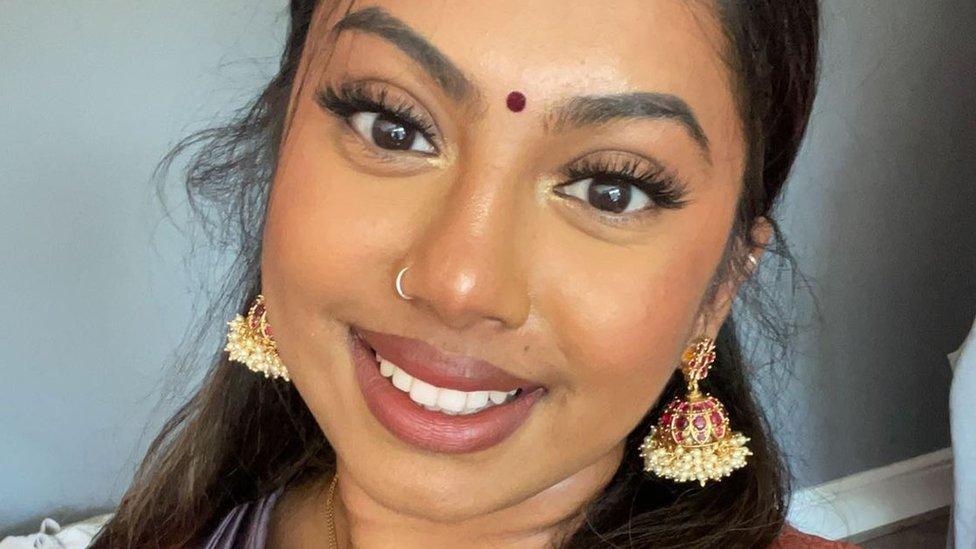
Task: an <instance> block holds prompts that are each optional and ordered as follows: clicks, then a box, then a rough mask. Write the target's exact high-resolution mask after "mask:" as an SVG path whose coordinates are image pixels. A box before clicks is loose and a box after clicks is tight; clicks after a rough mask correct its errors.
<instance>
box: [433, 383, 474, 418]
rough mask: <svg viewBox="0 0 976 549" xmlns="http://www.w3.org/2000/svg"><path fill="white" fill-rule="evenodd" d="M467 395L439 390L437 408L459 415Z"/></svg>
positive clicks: (451, 390) (449, 390) (452, 390)
mask: <svg viewBox="0 0 976 549" xmlns="http://www.w3.org/2000/svg"><path fill="white" fill-rule="evenodd" d="M467 398H468V394H467V393H465V392H463V391H456V390H454V389H440V390H439V391H438V395H437V406H439V407H440V409H441V410H443V411H444V412H447V413H452V412H453V413H455V414H459V413H461V412H463V411H464V403H465V401H466V400H467Z"/></svg>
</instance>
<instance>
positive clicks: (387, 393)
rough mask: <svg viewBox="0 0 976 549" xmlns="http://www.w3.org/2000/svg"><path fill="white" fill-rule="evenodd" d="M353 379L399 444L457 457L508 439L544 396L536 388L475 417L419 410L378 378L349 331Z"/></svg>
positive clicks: (368, 351) (370, 356)
mask: <svg viewBox="0 0 976 549" xmlns="http://www.w3.org/2000/svg"><path fill="white" fill-rule="evenodd" d="M349 339H350V342H349V345H350V351H351V352H352V356H353V362H354V363H355V366H356V379H357V380H359V387H360V389H362V391H363V397H365V399H366V406H367V407H368V408H369V410H370V412H372V413H373V415H374V416H375V417H376V419H377V420H378V421H379V422H380V423H381V424H383V426H384V427H386V429H387V430H388V431H390V432H391V433H393V435H394V436H396V437H397V438H399V439H400V440H402V441H404V442H406V443H408V444H411V445H413V446H417V447H419V448H423V449H425V450H430V451H433V452H441V453H449V454H461V453H466V452H476V451H478V450H484V449H486V448H490V447H491V446H494V445H496V444H498V443H500V442H501V441H503V440H505V439H506V438H508V436H509V435H511V434H512V433H514V432H515V431H516V430H517V429H518V428H519V426H521V425H522V423H523V422H525V420H526V419H527V418H528V417H529V414H530V413H531V412H532V408H533V406H534V405H535V403H536V402H537V401H538V400H539V398H540V397H541V396H542V394H543V392H545V389H544V388H539V389H536V390H535V391H532V392H531V393H529V394H523V395H519V397H518V398H516V399H515V400H513V401H511V402H507V403H505V404H499V405H497V406H492V407H491V408H487V409H485V410H482V411H480V412H477V413H474V414H470V415H464V416H460V415H458V416H451V415H447V414H442V413H440V412H434V411H431V410H427V409H426V408H422V407H421V406H420V405H419V404H417V403H415V402H414V401H412V400H410V397H409V396H408V395H407V393H404V392H403V391H401V390H400V389H397V388H396V387H394V386H393V384H392V383H390V380H389V379H387V378H385V377H383V376H382V374H380V369H379V366H378V365H377V363H376V358H375V354H374V353H373V350H372V349H370V348H369V347H367V346H366V344H365V343H363V341H362V340H360V339H359V337H358V336H356V335H355V334H353V333H352V331H351V330H350V332H349Z"/></svg>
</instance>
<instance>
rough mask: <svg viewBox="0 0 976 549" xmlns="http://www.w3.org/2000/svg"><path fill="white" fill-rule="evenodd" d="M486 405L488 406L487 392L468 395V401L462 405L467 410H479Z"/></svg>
mask: <svg viewBox="0 0 976 549" xmlns="http://www.w3.org/2000/svg"><path fill="white" fill-rule="evenodd" d="M486 404H488V391H474V392H473V393H468V400H467V402H465V403H464V407H465V408H467V409H468V410H480V409H482V408H484V407H485V405H486Z"/></svg>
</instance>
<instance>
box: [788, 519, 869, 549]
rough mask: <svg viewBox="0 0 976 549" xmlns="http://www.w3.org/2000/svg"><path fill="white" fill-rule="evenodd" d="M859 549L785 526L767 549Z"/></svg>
mask: <svg viewBox="0 0 976 549" xmlns="http://www.w3.org/2000/svg"><path fill="white" fill-rule="evenodd" d="M807 548H809V549H860V546H858V545H854V544H852V543H847V542H843V541H831V540H829V539H827V538H822V537H820V536H815V535H813V534H806V533H804V532H801V531H799V530H797V529H796V528H794V527H792V526H790V525H789V524H786V525H784V526H783V530H782V531H781V532H780V534H779V537H777V538H776V540H775V541H773V544H772V545H770V546H769V549H807Z"/></svg>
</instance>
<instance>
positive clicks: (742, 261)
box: [692, 217, 773, 339]
mask: <svg viewBox="0 0 976 549" xmlns="http://www.w3.org/2000/svg"><path fill="white" fill-rule="evenodd" d="M751 233H752V234H751V236H752V242H753V243H754V245H752V246H742V245H736V246H734V247H733V249H734V250H736V251H734V252H733V255H732V257H731V258H729V261H731V262H732V263H733V265H731V267H730V268H729V269H728V270H727V271H728V272H729V273H730V275H729V276H728V277H727V279H726V280H723V281H719V286H718V287H717V288H716V289H715V291H714V293H713V299H711V300H710V301H709V302H707V303H703V304H702V307H701V312H700V314H699V316H698V322H697V324H696V326H695V331H694V332H693V333H692V337H696V336H699V335H704V336H708V337H710V338H712V339H716V338H717V337H718V331H719V329H720V328H721V327H722V324H724V323H725V320H726V318H727V317H728V316H729V313H730V312H731V310H732V302H733V301H734V300H735V296H736V294H737V293H738V292H739V287H740V286H741V285H742V283H743V282H745V281H746V280H748V279H749V277H751V276H752V274H753V273H754V272H755V270H756V267H758V266H759V261H760V260H761V258H762V255H763V252H765V251H766V246H767V244H768V243H769V239H770V237H772V234H773V227H772V225H771V224H770V223H769V220H767V219H766V218H765V217H759V218H757V219H756V221H755V223H754V224H753V228H752V231H751ZM750 255H751V256H752V257H753V258H755V263H753V261H752V260H750V259H749V256H750Z"/></svg>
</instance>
